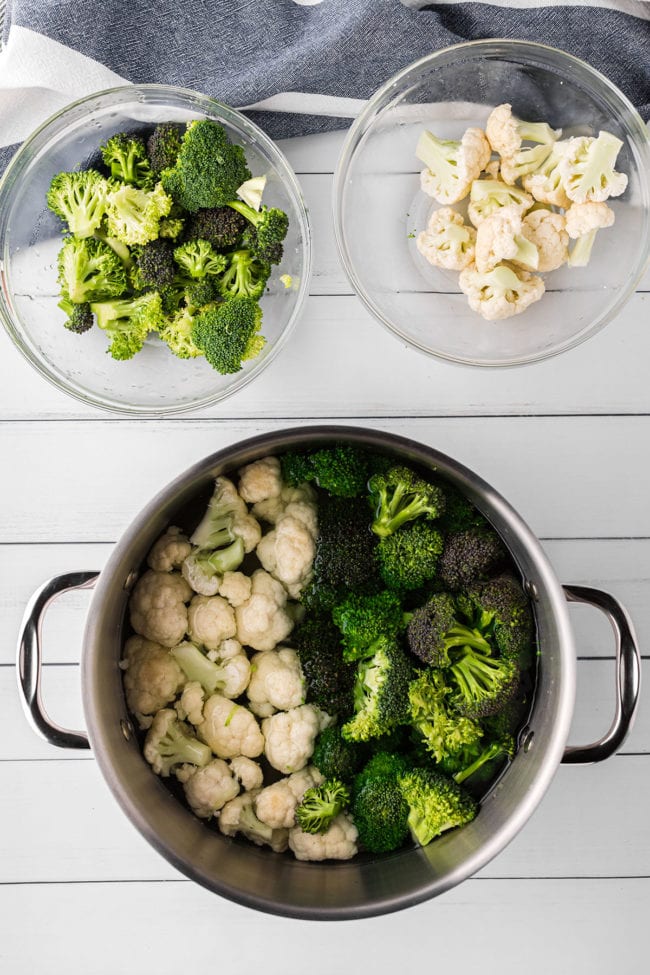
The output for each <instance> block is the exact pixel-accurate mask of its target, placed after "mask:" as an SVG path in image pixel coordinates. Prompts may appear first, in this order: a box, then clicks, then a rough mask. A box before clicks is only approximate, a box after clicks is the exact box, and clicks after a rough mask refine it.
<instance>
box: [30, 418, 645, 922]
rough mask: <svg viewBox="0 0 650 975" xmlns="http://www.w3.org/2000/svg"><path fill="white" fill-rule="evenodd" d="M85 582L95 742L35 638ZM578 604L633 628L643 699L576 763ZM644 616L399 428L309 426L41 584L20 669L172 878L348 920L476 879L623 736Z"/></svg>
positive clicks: (252, 443)
mask: <svg viewBox="0 0 650 975" xmlns="http://www.w3.org/2000/svg"><path fill="white" fill-rule="evenodd" d="M90 585H94V586H95V593H94V595H93V600H92V604H91V608H90V612H89V616H88V620H87V625H86V630H85V634H84V647H83V653H82V668H81V669H82V696H83V705H84V716H85V721H86V728H87V732H73V731H68V730H66V729H63V728H61V727H59V726H57V725H54V724H53V723H52V721H51V720H50V719H49V717H48V716H47V714H46V712H45V711H44V709H43V705H42V702H41V697H40V692H39V667H40V648H39V641H40V632H41V625H40V623H41V617H42V614H43V613H44V611H45V608H46V607H47V605H48V604H49V603H50V602H51V601H52V599H53V598H54V597H55V596H56V595H57V594H58V593H61V592H64V591H67V590H69V589H71V588H76V587H84V586H85V587H87V586H90ZM567 597H568V598H573V599H581V600H582V601H585V602H590V603H592V604H593V605H599V600H600V602H601V604H602V605H603V606H604V607H606V610H607V612H608V613H609V614H610V615H613V617H614V618H616V619H617V623H618V626H619V633H620V637H621V641H622V645H621V647H620V648H618V649H619V651H620V657H621V660H620V667H619V668H617V679H618V680H620V681H621V684H622V686H623V687H624V688H625V692H624V693H623V692H622V691H621V688H620V687H619V692H621V706H620V709H619V713H618V715H617V718H616V721H615V728H614V729H613V730H611V731H610V732H609V733H608V735H607V736H606V737H605V739H603V742H602V743H600V744H597V745H592V746H587V747H586V748H580V747H575V746H574V747H572V748H570V749H566V751H565V748H566V739H567V735H568V732H569V728H570V725H571V718H572V710H573V699H574V691H575V686H574V685H575V648H574V646H573V638H572V633H571V627H570V622H569V618H568V612H567ZM626 620H627V618H626V616H625V613H624V611H623V610H622V608H620V607H618V604H617V603H616V601H615V600H613V599H612V597H611V596H608V595H607V594H599V593H598V592H597V591H596V590H584V591H578V590H571V591H570V592H568V591H567V592H565V591H564V589H563V588H562V586H561V585H560V583H559V582H558V580H557V578H556V577H555V575H554V573H553V569H552V567H551V566H550V565H549V563H548V561H547V558H546V556H545V554H544V552H543V549H542V548H541V546H540V544H539V542H538V541H537V539H536V538H535V536H534V535H533V534H532V533H531V532H530V530H529V529H528V528H527V526H526V525H525V524H524V522H523V521H522V520H521V518H520V517H519V516H518V515H517V513H516V512H515V511H514V510H513V509H512V508H511V507H510V505H508V503H507V502H506V501H505V500H504V499H503V498H502V497H501V496H500V495H498V494H497V492H495V491H494V490H493V489H492V488H491V487H490V486H489V485H488V484H486V483H485V482H483V481H482V480H481V479H480V478H478V477H477V476H476V475H475V474H473V473H472V472H471V471H469V470H468V469H467V468H465V467H463V466H462V465H460V464H458V463H457V462H456V461H454V460H453V459H451V458H449V457H447V456H445V455H444V454H441V453H440V452H438V451H436V450H433V449H431V448H430V447H427V446H424V445H421V444H417V443H415V442H413V441H410V440H406V439H404V438H400V437H397V436H394V435H390V434H386V433H382V432H380V431H370V430H364V429H357V428H352V427H313V428H298V429H293V430H285V431H280V432H278V433H271V434H266V435H263V436H259V437H256V438H253V439H251V440H247V441H244V442H242V443H240V444H236V445H234V446H232V447H229V448H227V449H225V450H223V451H221V452H219V453H217V454H214V455H212V456H210V457H207V458H205V459H204V460H203V461H201V462H200V463H198V464H197V465H195V466H194V467H192V468H191V469H190V470H188V471H187V472H186V473H185V474H183V475H181V476H180V477H179V478H177V479H176V480H175V481H174V482H172V483H171V484H170V485H169V486H167V487H166V488H164V489H163V490H162V491H161V492H160V494H159V495H158V496H157V497H155V498H154V499H153V500H152V501H151V502H150V503H149V504H148V505H147V506H146V508H145V509H144V510H143V511H142V512H141V514H140V515H139V516H138V517H137V518H136V519H135V521H134V522H133V524H132V525H131V526H130V528H129V529H128V530H127V531H126V533H125V534H124V536H123V538H122V539H121V540H120V542H118V544H117V545H116V547H115V549H114V551H113V553H112V555H111V557H110V559H109V561H108V563H107V565H106V567H105V568H104V570H103V571H102V572H101V573H100V574H99V577H97V575H96V574H95V573H68V574H67V575H65V576H62V577H58V578H57V579H55V580H50V582H48V583H46V584H45V585H44V586H43V587H42V588H41V590H39V592H38V593H37V594H35V596H34V598H33V601H32V604H31V605H30V607H29V610H28V612H27V614H26V618H25V624H24V628H23V632H22V635H21V639H20V660H19V674H20V681H21V687H22V693H23V698H24V704H25V709H26V712H27V714H28V716H29V717H30V719H31V721H32V724H33V726H34V728H35V730H37V731H38V733H39V734H41V735H42V736H44V737H45V738H47V740H48V741H50V742H51V743H52V744H55V745H59V746H65V747H78V748H84V747H85V748H87V747H91V748H92V750H93V753H94V756H95V758H96V760H97V763H98V766H99V768H100V769H101V771H102V773H103V775H104V777H105V779H106V781H107V783H108V785H109V786H110V788H111V790H112V792H113V794H114V796H115V798H116V799H117V801H118V803H119V805H120V806H121V808H122V810H123V811H124V812H125V814H126V815H127V816H128V817H129V819H130V820H131V822H132V823H133V824H134V825H135V826H136V827H137V828H138V829H139V830H140V832H141V833H142V834H143V835H144V836H145V837H146V838H147V839H148V840H149V842H150V843H151V844H152V845H153V846H154V847H155V848H156V849H157V850H159V851H160V853H161V854H162V855H163V856H165V857H166V858H167V859H168V860H169V861H170V862H171V863H172V864H173V865H174V866H176V867H177V868H178V869H179V870H181V871H182V872H183V873H185V874H186V875H187V876H189V877H190V878H192V879H193V880H195V881H197V882H199V883H201V884H203V885H204V886H205V887H207V888H208V889H210V890H212V891H214V892H216V893H218V894H220V895H222V896H224V897H228V898H230V899H232V900H234V901H237V902H239V903H241V904H244V905H247V906H250V907H253V908H256V909H258V910H263V911H268V912H272V913H276V914H281V915H285V916H291V917H300V918H312V919H344V918H353V917H364V916H372V915H377V914H382V913H386V912H388V911H395V910H399V909H402V908H405V907H408V906H409V905H412V904H416V903H418V902H420V901H423V900H426V899H428V898H431V897H434V896H436V895H437V894H440V893H442V892H443V891H445V890H447V889H448V888H449V887H451V886H453V885H455V884H457V883H459V882H461V881H462V880H463V879H465V878H466V877H469V876H470V875H471V874H473V873H475V872H476V871H477V870H478V869H480V868H481V867H482V866H484V865H485V864H486V863H487V862H488V860H490V859H491V858H492V857H493V856H495V855H496V854H497V853H498V852H499V851H500V850H502V849H503V847H504V846H505V845H506V844H507V843H508V842H509V841H510V840H511V839H512V838H513V837H514V836H515V835H516V834H517V832H518V830H519V829H520V828H521V827H522V825H523V824H524V823H525V821H526V819H527V818H528V817H529V816H530V815H531V813H532V812H533V811H534V809H535V808H536V806H537V804H538V803H539V801H540V800H541V798H542V796H543V795H544V793H545V790H546V788H547V787H548V785H549V783H550V781H551V780H552V777H553V775H554V773H555V771H556V770H557V767H558V765H559V763H560V762H561V761H562V760H565V761H572V762H579V761H589V762H593V761H596V760H598V759H600V758H605V757H607V755H608V754H610V753H611V752H612V750H613V749H615V748H617V747H618V746H619V745H620V743H621V741H622V740H623V738H624V737H625V734H626V732H627V729H628V727H629V725H630V723H631V720H632V717H633V714H634V709H635V705H636V694H635V693H633V692H634V688H635V687H636V688H637V689H638V650H637V648H636V644H635V641H634V638H633V635H632V634H631V633H630V632H629V627H628V625H627V622H626ZM533 741H534V747H531V746H532V743H533Z"/></svg>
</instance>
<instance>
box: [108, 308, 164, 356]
mask: <svg viewBox="0 0 650 975" xmlns="http://www.w3.org/2000/svg"><path fill="white" fill-rule="evenodd" d="M90 308H91V310H92V312H93V314H94V315H95V318H96V319H97V324H98V325H99V327H100V328H101V329H103V330H104V331H105V332H106V334H107V335H108V337H109V338H110V340H111V342H110V345H109V347H108V352H109V354H110V355H111V356H112V357H113V358H114V359H131V358H133V356H134V355H135V354H136V352H139V351H140V349H141V348H142V346H143V344H144V340H145V339H146V337H147V335H148V334H149V332H156V331H158V329H159V328H161V327H162V326H163V325H164V321H165V319H164V315H163V311H162V304H161V300H160V295H159V294H158V293H157V292H156V291H148V292H145V294H143V295H138V296H136V297H134V298H113V299H112V300H111V301H101V302H93V303H91V305H90Z"/></svg>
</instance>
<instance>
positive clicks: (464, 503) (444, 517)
mask: <svg viewBox="0 0 650 975" xmlns="http://www.w3.org/2000/svg"><path fill="white" fill-rule="evenodd" d="M436 483H437V484H438V486H439V487H440V490H441V491H442V493H443V495H444V499H445V501H444V511H443V513H442V514H441V516H440V521H439V527H440V528H441V530H442V531H444V532H446V533H447V534H450V535H453V534H455V533H456V532H463V531H469V530H470V529H471V528H488V527H489V525H488V523H487V521H486V520H485V518H484V517H483V515H482V514H481V513H480V511H478V509H477V508H475V507H474V505H473V504H472V502H471V501H470V500H469V498H467V497H466V496H465V495H464V494H463V493H462V492H461V491H459V489H458V488H457V487H454V485H453V484H449V483H448V482H447V481H444V482H443V481H437V482H436Z"/></svg>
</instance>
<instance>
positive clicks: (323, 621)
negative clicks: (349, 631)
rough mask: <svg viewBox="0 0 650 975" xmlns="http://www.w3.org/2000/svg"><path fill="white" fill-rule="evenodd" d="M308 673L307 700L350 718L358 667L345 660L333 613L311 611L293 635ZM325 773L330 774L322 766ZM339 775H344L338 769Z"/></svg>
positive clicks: (341, 716)
mask: <svg viewBox="0 0 650 975" xmlns="http://www.w3.org/2000/svg"><path fill="white" fill-rule="evenodd" d="M291 641H292V645H293V646H294V647H295V648H296V650H297V652H298V656H299V658H300V665H301V667H302V670H303V674H304V676H305V686H306V699H307V701H309V702H310V703H313V704H317V705H318V707H320V708H322V709H323V711H326V712H327V714H330V715H332V716H335V717H338V719H339V720H340V721H344V720H346V719H347V718H348V717H350V715H351V714H352V712H353V710H354V703H353V687H354V680H355V676H356V668H355V666H354V665H353V664H349V663H345V662H344V661H343V659H342V651H341V635H340V633H339V631H338V630H337V628H336V627H335V626H334V624H333V622H332V620H331V617H330V616H329V614H321V613H318V612H312V613H308V614H307V616H306V617H305V618H304V619H303V620H302V621H301V622H300V623H299V625H298V627H297V629H296V630H294V632H293V634H292V637H291ZM321 771H322V772H323V774H324V775H326V774H329V773H328V772H326V770H325V769H321ZM335 776H336V777H337V778H344V775H343V774H342V773H341V772H336V773H335Z"/></svg>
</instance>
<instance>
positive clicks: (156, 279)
mask: <svg viewBox="0 0 650 975" xmlns="http://www.w3.org/2000/svg"><path fill="white" fill-rule="evenodd" d="M134 251H135V254H134V257H135V266H134V268H133V270H132V272H131V281H132V283H133V286H134V287H135V288H136V290H138V291H142V290H144V289H145V288H154V289H155V290H156V291H161V290H162V289H163V288H167V287H169V286H170V285H171V284H172V283H173V281H174V276H175V274H176V266H175V264H174V250H173V247H172V245H171V244H170V243H169V241H166V240H161V239H157V240H150V241H149V243H147V244H143V245H142V246H141V247H137V248H134Z"/></svg>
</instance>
